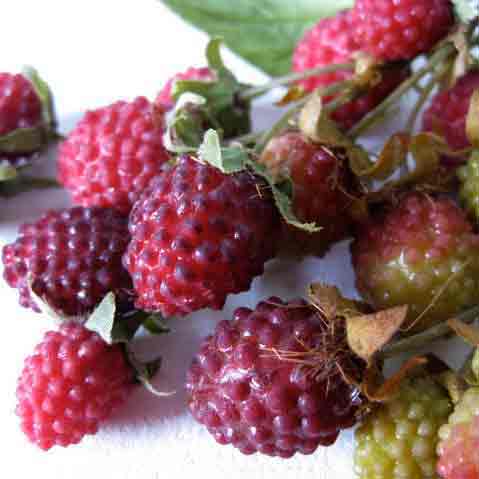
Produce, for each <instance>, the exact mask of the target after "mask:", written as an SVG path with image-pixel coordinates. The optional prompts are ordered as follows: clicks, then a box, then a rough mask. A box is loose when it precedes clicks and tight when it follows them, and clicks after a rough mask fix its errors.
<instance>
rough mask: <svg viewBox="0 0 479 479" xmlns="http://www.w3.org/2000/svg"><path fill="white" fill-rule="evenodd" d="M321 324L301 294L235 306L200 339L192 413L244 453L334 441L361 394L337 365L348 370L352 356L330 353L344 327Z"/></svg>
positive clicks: (286, 453) (283, 453) (191, 384)
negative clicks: (229, 315) (253, 306)
mask: <svg viewBox="0 0 479 479" xmlns="http://www.w3.org/2000/svg"><path fill="white" fill-rule="evenodd" d="M326 324H327V322H326V320H325V319H324V318H323V317H321V316H320V314H319V312H318V311H317V310H314V309H312V308H311V307H309V306H307V305H306V303H305V302H304V301H301V300H300V301H291V302H287V303H284V302H283V301H281V300H280V299H279V298H270V299H269V300H268V301H266V302H261V303H259V304H258V305H257V306H256V309H255V310H254V311H252V310H250V309H248V308H239V309H237V310H236V311H235V313H234V316H233V320H232V321H221V322H220V323H218V325H217V327H216V330H215V333H214V334H213V335H212V336H208V337H206V338H205V339H204V341H203V343H202V345H201V348H200V351H199V353H198V354H197V355H196V357H195V358H194V360H193V363H192V365H191V367H190V369H189V372H188V375H187V382H186V388H187V394H188V404H189V408H190V410H191V413H192V414H193V416H194V418H195V419H196V420H197V421H198V422H200V423H201V424H203V425H205V426H206V427H207V428H208V431H209V432H210V433H211V434H212V435H213V437H214V438H215V439H216V441H217V442H218V443H220V444H232V445H233V446H234V447H236V448H238V449H239V450H240V451H241V452H242V453H244V454H252V453H254V452H261V453H263V454H267V455H269V456H280V457H283V458H288V457H291V456H293V455H294V454H295V453H297V452H300V453H303V454H311V453H313V452H314V451H315V450H316V449H317V447H318V446H319V445H323V446H329V445H331V444H333V443H334V442H335V441H336V439H337V437H338V434H339V432H340V431H341V430H342V429H346V428H350V427H352V426H353V425H354V423H355V412H356V410H357V406H358V405H359V403H360V400H361V398H360V396H359V393H358V391H357V389H356V388H355V387H354V386H352V385H349V384H347V383H346V382H345V380H344V375H343V374H342V373H341V372H340V371H341V370H342V369H343V368H344V369H343V371H347V372H350V370H354V369H355V368H356V367H357V365H355V364H354V359H352V358H348V356H347V353H344V355H341V356H337V357H335V354H338V352H345V348H344V345H343V341H344V339H345V338H344V334H345V332H344V331H343V330H342V328H340V327H338V328H336V330H335V329H334V328H328V327H327V326H326ZM314 351H317V352H318V353H319V355H318V364H314V365H313V364H311V362H310V361H311V360H313V362H314V356H315V355H314V354H311V352H314ZM343 356H344V357H343ZM301 357H304V358H305V360H304V361H302V360H301V359H300V358H301ZM321 359H322V361H321Z"/></svg>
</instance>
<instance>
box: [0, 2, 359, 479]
mask: <svg viewBox="0 0 479 479" xmlns="http://www.w3.org/2000/svg"><path fill="white" fill-rule="evenodd" d="M225 1H227V0H225ZM1 12H2V13H1V14H2V27H1V28H0V44H1V45H2V54H1V55H0V71H14V70H18V69H19V68H20V67H21V65H22V64H32V65H34V66H36V67H37V68H38V69H39V71H40V72H41V73H42V75H43V76H44V77H45V78H46V79H47V80H48V81H49V83H50V85H51V87H52V89H53V91H54V92H55V96H56V100H57V109H58V112H59V114H60V122H61V129H62V131H65V132H66V131H68V130H69V129H70V128H71V126H72V125H73V124H74V120H75V115H74V114H75V112H81V111H84V110H85V109H87V108H93V107H97V106H100V105H103V104H107V103H109V102H111V101H114V100H116V99H119V98H131V97H134V96H135V95H139V94H143V95H146V96H149V97H153V95H154V94H155V92H156V91H157V90H158V89H159V88H160V87H161V85H162V84H163V83H164V82H165V80H166V79H167V78H168V77H169V76H171V75H172V74H173V73H175V72H176V71H180V70H183V69H185V68H186V67H188V66H190V65H201V64H203V49H204V46H205V43H206V36H205V35H203V34H201V33H199V32H197V31H195V30H193V29H192V28H190V27H188V26H187V25H185V24H184V23H183V22H182V21H181V20H179V19H177V18H176V17H175V16H173V15H172V14H171V13H169V12H168V11H167V10H166V9H165V8H164V7H163V6H162V5H161V4H160V3H158V2H154V1H153V0H127V1H125V0H116V1H107V0H94V1H90V0H80V1H73V0H69V1H68V0H64V1H58V0H57V1H54V0H41V1H38V0H30V1H27V0H11V1H6V0H4V1H3V2H2V10H1ZM226 57H227V60H228V64H229V65H231V66H232V67H233V68H234V69H235V71H236V72H237V73H239V76H240V77H241V78H242V79H245V80H248V81H250V82H258V81H261V80H262V79H263V75H261V74H260V73H258V72H256V71H255V70H254V69H253V68H251V67H250V66H248V65H245V64H244V63H243V62H242V61H241V60H239V59H237V58H235V57H234V56H233V55H231V54H227V55H226ZM265 115H266V116H267V114H266V113H265V112H264V110H263V111H259V112H258V113H257V115H256V118H257V119H258V118H259V117H260V120H262V121H264V120H265ZM76 118H78V116H76ZM53 154H54V152H53V153H52V159H53ZM66 204H68V200H67V196H66V194H64V193H62V192H58V193H52V192H43V193H34V194H25V195H22V196H21V197H19V198H16V199H13V200H9V201H6V200H4V199H0V211H1V213H0V214H1V222H0V242H1V243H4V242H6V241H8V240H11V239H13V238H14V237H15V234H16V228H17V226H18V223H19V222H23V221H25V220H28V219H32V218H35V217H37V216H38V215H39V214H41V212H43V210H45V209H47V208H49V207H59V206H63V205H66ZM314 279H322V280H324V281H329V282H332V283H335V284H337V285H339V286H342V287H343V290H344V292H345V293H348V294H351V293H352V292H353V277H352V271H351V269H350V265H349V256H348V249H347V245H346V244H342V245H339V246H338V247H336V248H334V250H333V251H332V252H331V253H330V254H329V255H328V256H327V257H326V258H324V259H323V260H321V261H318V260H313V259H309V260H306V261H305V262H303V263H302V264H297V263H294V262H289V263H288V262H281V263H279V262H272V263H270V264H268V265H267V271H266V273H265V275H264V276H263V277H262V278H259V279H257V280H255V282H254V285H253V289H252V291H251V292H249V293H245V294H241V295H238V296H235V297H231V298H230V299H229V301H228V303H227V305H226V307H225V310H224V312H222V313H221V312H214V313H213V312H204V313H198V314H196V315H193V316H192V317H190V318H189V319H186V320H184V321H179V322H177V323H175V325H174V329H175V332H174V334H172V335H169V336H168V337H164V338H155V339H148V340H145V341H144V342H143V343H142V344H140V351H141V352H143V353H144V354H155V353H158V352H160V353H161V354H163V356H164V364H163V370H162V372H161V373H160V375H159V376H158V377H157V379H156V384H157V386H158V387H159V388H161V389H163V390H172V389H174V390H177V391H178V393H177V394H176V396H174V397H173V398H167V399H158V398H155V397H153V396H151V395H149V393H147V392H146V391H144V390H142V389H141V388H138V390H137V391H136V392H135V393H134V395H133V397H132V398H131V399H130V401H129V403H128V404H127V405H126V406H125V407H123V408H122V409H120V410H119V411H118V412H117V413H116V414H115V416H114V417H113V419H112V421H111V422H110V423H109V424H108V425H106V426H105V427H104V428H103V429H102V431H101V432H100V433H99V434H97V435H96V436H94V437H87V438H85V440H84V441H83V442H82V443H81V444H80V445H78V446H74V447H70V448H67V449H60V448H54V449H53V450H51V451H50V452H49V453H44V452H41V451H39V450H37V449H35V448H34V447H33V446H31V445H29V443H28V442H27V441H26V439H25V438H24V436H23V435H22V433H21V432H20V431H19V428H18V424H17V418H16V416H15V415H14V413H13V409H14V407H15V383H16V378H17V375H18V374H19V372H20V370H21V367H22V362H23V358H24V357H25V356H26V355H27V354H29V353H30V352H31V350H32V348H33V346H34V345H35V344H36V343H37V342H38V341H39V340H40V339H41V337H42V334H43V332H45V331H46V330H47V329H48V328H49V324H48V322H47V320H46V319H44V318H42V317H41V316H39V315H36V314H33V313H30V312H29V311H27V310H25V309H22V308H20V307H19V306H18V305H17V294H16V291H12V290H10V289H9V288H8V287H7V286H6V285H5V284H4V282H3V281H1V280H0V297H1V300H2V301H1V308H2V311H3V314H2V325H3V327H2V333H3V334H2V335H3V341H2V345H1V347H0V364H1V367H2V372H3V374H2V379H3V384H2V390H3V392H2V394H1V395H0V424H1V425H2V433H1V434H0V451H1V457H2V461H1V465H2V477H3V475H5V476H7V475H8V476H9V477H14V478H20V479H23V478H25V479H26V478H32V479H43V478H50V479H53V478H69V479H70V478H71V479H76V478H78V479H80V478H81V479H85V478H86V477H89V478H100V477H115V478H117V479H126V478H129V479H130V478H131V479H133V478H134V479H153V478H163V477H171V475H174V474H175V473H178V474H179V477H210V478H212V479H215V478H224V477H225V476H228V477H229V478H231V479H234V478H240V477H241V478H244V477H248V478H251V479H255V478H263V477H264V478H266V477H267V478H271V477H275V476H276V475H280V477H281V478H293V477H294V478H309V477H311V478H313V477H314V478H315V479H322V478H329V479H336V478H337V479H348V478H352V477H353V474H352V435H351V434H350V433H346V434H343V435H342V437H341V439H340V440H339V441H338V442H337V444H336V445H335V446H333V447H330V448H328V449H319V450H318V451H317V452H316V453H315V454H314V455H312V456H301V455H297V456H295V457H294V458H293V459H289V460H281V459H271V458H269V457H261V456H260V455H255V456H249V457H246V456H243V455H241V454H240V453H239V452H237V451H236V450H235V449H234V448H233V447H231V446H219V445H217V444H216V443H215V442H214V440H213V439H212V438H211V437H210V435H209V434H208V433H207V431H206V430H205V429H204V428H202V427H201V426H199V425H198V424H196V423H195V422H193V420H192V419H191V417H190V416H189V415H188V413H187V411H186V409H185V404H184V392H183V378H184V374H185V370H186V368H187V367H188V364H189V362H190V360H191V357H192V356H193V354H194V353H195V351H196V349H197V346H198V343H199V341H200V338H201V337H202V336H204V335H205V334H207V333H208V332H209V331H210V330H212V329H213V327H214V325H215V323H216V321H217V320H219V319H220V318H223V317H226V318H229V317H230V315H231V312H232V310H233V309H234V308H235V307H236V306H239V305H250V306H253V305H254V304H255V303H256V302H257V301H258V300H260V299H262V298H264V297H267V296H269V295H270V294H276V295H279V296H282V297H284V298H290V297H294V296H297V295H302V294H303V293H304V290H305V287H306V285H307V284H308V283H309V282H310V281H311V280H314Z"/></svg>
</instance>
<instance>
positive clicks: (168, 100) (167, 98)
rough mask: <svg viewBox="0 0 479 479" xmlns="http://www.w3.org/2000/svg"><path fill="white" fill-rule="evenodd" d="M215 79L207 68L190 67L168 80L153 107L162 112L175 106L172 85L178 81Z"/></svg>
mask: <svg viewBox="0 0 479 479" xmlns="http://www.w3.org/2000/svg"><path fill="white" fill-rule="evenodd" d="M214 78H215V76H214V74H213V73H212V72H211V70H210V69H209V68H207V67H202V68H196V67H190V68H188V70H186V71H185V72H182V73H177V74H176V75H174V76H173V77H172V78H170V79H169V80H168V82H167V83H166V85H165V86H164V87H163V89H162V90H161V91H160V93H158V96H157V97H156V100H155V105H156V106H159V107H160V108H161V109H164V110H171V109H172V108H173V107H174V106H175V100H174V99H173V96H172V90H173V86H174V83H175V82H176V81H178V80H201V81H211V80H213V79H214Z"/></svg>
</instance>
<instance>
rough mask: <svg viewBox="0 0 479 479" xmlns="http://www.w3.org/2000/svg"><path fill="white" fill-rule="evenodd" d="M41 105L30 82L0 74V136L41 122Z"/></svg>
mask: <svg viewBox="0 0 479 479" xmlns="http://www.w3.org/2000/svg"><path fill="white" fill-rule="evenodd" d="M41 115H42V105H41V102H40V99H39V98H38V95H37V94H36V92H35V89H34V88H33V85H32V84H31V83H30V80H28V79H27V78H25V77H24V76H23V75H20V74H16V75H14V74H12V73H0V136H2V135H6V134H7V133H10V132H12V131H13V130H16V129H17V128H31V127H33V126H36V125H37V124H38V123H40V122H41V119H42V118H41Z"/></svg>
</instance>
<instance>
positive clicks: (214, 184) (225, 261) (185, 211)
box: [124, 157, 279, 316]
mask: <svg viewBox="0 0 479 479" xmlns="http://www.w3.org/2000/svg"><path fill="white" fill-rule="evenodd" d="M129 228H130V232H131V236H132V241H131V243H130V245H129V247H128V250H127V253H126V254H125V258H124V264H125V266H126V268H127V269H128V271H129V272H130V274H131V277H132V279H133V283H134V287H135V291H136V294H137V298H138V299H137V306H138V307H139V308H141V309H145V310H148V311H160V312H162V313H163V314H165V315H167V316H169V315H174V314H177V315H184V314H188V313H191V312H193V311H196V310H199V309H202V308H213V309H221V308H222V307H223V305H224V302H225V299H226V296H227V295H228V294H232V293H238V292H240V291H245V290H247V289H248V288H249V286H250V284H251V281H252V280H253V278H254V277H255V276H258V275H260V274H262V272H263V266H264V263H265V262H266V261H267V260H269V259H271V258H272V257H273V255H274V253H275V241H276V235H277V230H278V228H279V218H278V213H277V210H276V208H275V205H274V204H273V202H272V200H271V198H270V196H269V192H268V189H267V188H266V186H265V184H264V183H263V181H262V180H260V179H259V178H257V177H255V176H254V175H252V174H251V173H249V172H242V173H237V174H233V175H225V174H223V173H221V172H220V171H219V170H218V169H216V168H213V167H211V166H208V165H203V164H200V163H198V162H197V161H195V160H193V159H192V158H190V157H182V158H181V159H180V160H179V162H178V164H177V165H176V166H174V167H172V168H171V169H169V170H167V171H165V172H164V173H163V174H162V175H160V176H158V177H157V178H156V179H155V180H154V181H153V182H152V184H151V186H150V188H149V189H147V190H146V191H145V193H144V195H143V196H142V198H141V199H140V200H139V201H138V202H137V203H136V205H135V208H134V209H133V211H132V214H131V216H130V224H129Z"/></svg>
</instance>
